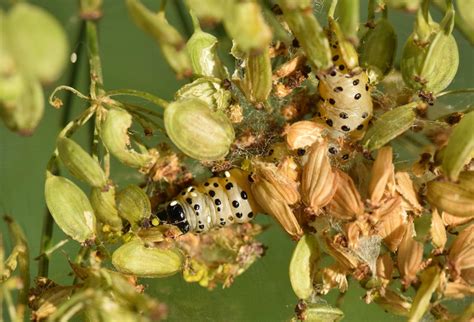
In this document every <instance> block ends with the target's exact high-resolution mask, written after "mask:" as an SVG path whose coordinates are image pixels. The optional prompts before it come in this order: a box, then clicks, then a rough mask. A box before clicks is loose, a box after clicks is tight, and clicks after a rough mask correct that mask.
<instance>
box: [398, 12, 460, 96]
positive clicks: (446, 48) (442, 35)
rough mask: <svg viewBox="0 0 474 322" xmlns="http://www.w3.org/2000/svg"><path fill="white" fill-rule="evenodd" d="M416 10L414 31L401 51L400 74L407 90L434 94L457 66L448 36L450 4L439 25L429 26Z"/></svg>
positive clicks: (455, 48)
mask: <svg viewBox="0 0 474 322" xmlns="http://www.w3.org/2000/svg"><path fill="white" fill-rule="evenodd" d="M423 11H424V10H423V8H420V9H419V10H418V14H417V16H418V17H417V21H416V24H415V31H414V32H413V33H412V34H411V35H410V37H409V38H408V40H407V42H406V44H405V47H404V48H403V53H402V59H401V63H400V70H401V72H402V76H403V80H404V81H405V83H406V84H407V85H408V87H410V88H412V89H415V90H422V91H427V92H432V93H437V92H439V91H441V90H443V89H445V88H446V87H447V86H448V85H449V84H450V83H451V81H452V80H453V78H454V76H455V75H456V72H457V70H458V65H459V52H458V46H457V44H456V40H455V39H454V37H453V35H452V31H453V27H454V9H453V7H452V4H451V5H450V8H449V10H447V11H446V15H445V17H444V18H443V21H442V22H441V25H439V26H438V25H437V24H436V23H434V22H432V20H431V17H430V16H429V14H424V13H423Z"/></svg>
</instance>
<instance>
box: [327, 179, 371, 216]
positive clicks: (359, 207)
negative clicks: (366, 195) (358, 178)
mask: <svg viewBox="0 0 474 322" xmlns="http://www.w3.org/2000/svg"><path fill="white" fill-rule="evenodd" d="M337 175H338V177H339V179H338V183H337V189H336V193H335V194H334V196H333V198H332V200H331V202H330V203H329V213H330V214H331V216H334V217H336V218H338V219H343V220H351V219H354V218H356V217H357V216H360V215H362V214H363V213H364V204H363V202H362V200H361V197H360V195H359V192H358V191H357V188H356V187H355V185H354V181H353V180H352V178H351V177H350V176H349V175H348V174H346V173H345V172H343V171H340V170H337Z"/></svg>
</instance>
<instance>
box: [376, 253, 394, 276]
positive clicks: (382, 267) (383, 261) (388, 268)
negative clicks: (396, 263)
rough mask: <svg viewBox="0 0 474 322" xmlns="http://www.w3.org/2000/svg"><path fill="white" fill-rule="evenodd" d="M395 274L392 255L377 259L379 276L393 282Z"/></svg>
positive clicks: (388, 254) (384, 255) (387, 254)
mask: <svg viewBox="0 0 474 322" xmlns="http://www.w3.org/2000/svg"><path fill="white" fill-rule="evenodd" d="M392 274H393V261H392V257H391V256H390V253H385V254H383V255H380V256H379V257H378V258H377V276H378V277H380V278H383V279H385V280H387V281H391V279H392Z"/></svg>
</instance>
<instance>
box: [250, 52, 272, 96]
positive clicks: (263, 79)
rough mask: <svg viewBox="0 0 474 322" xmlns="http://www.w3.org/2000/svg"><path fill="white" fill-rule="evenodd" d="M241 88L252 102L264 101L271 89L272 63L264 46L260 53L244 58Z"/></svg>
mask: <svg viewBox="0 0 474 322" xmlns="http://www.w3.org/2000/svg"><path fill="white" fill-rule="evenodd" d="M245 66H246V69H245V78H244V83H243V89H244V92H245V94H246V96H247V97H248V99H249V100H250V101H252V102H259V103H261V102H265V101H266V100H267V98H268V95H270V92H271V91H272V84H273V83H272V63H271V61H270V52H269V49H268V48H264V49H263V51H262V52H261V53H258V54H255V55H249V56H248V57H247V58H246V60H245Z"/></svg>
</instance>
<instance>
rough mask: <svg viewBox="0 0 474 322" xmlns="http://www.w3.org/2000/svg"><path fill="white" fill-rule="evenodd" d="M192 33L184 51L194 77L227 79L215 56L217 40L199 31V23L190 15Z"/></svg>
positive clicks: (224, 70)
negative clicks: (192, 27) (192, 26)
mask: <svg viewBox="0 0 474 322" xmlns="http://www.w3.org/2000/svg"><path fill="white" fill-rule="evenodd" d="M192 18H193V24H194V33H193V35H192V36H191V38H189V40H188V42H187V43H186V50H187V52H188V55H189V58H190V59H191V65H192V67H193V73H194V75H195V76H198V77H202V76H209V77H216V78H219V79H225V78H227V77H229V75H228V73H227V70H226V69H225V67H224V66H223V65H222V62H221V60H220V58H219V55H218V54H217V43H218V41H217V38H216V37H214V35H211V34H210V33H207V32H204V31H202V30H201V27H200V25H199V21H198V20H197V18H196V17H195V16H194V15H192Z"/></svg>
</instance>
